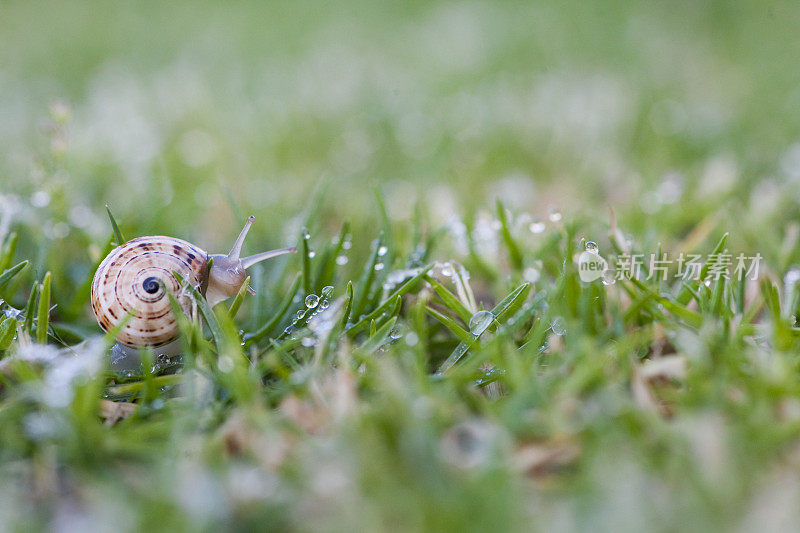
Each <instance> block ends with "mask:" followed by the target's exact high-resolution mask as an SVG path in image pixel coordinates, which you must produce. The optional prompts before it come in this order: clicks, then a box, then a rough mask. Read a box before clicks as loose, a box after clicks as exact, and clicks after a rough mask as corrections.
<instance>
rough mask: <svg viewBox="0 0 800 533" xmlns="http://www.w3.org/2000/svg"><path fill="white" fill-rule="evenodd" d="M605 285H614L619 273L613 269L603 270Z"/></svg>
mask: <svg viewBox="0 0 800 533" xmlns="http://www.w3.org/2000/svg"><path fill="white" fill-rule="evenodd" d="M602 279H603V285H613V284H615V283H616V282H617V275H616V272H614V271H613V270H611V269H608V270H605V271H603V278H602Z"/></svg>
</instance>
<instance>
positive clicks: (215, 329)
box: [172, 270, 225, 348]
mask: <svg viewBox="0 0 800 533" xmlns="http://www.w3.org/2000/svg"><path fill="white" fill-rule="evenodd" d="M172 275H173V276H175V279H177V280H178V282H179V283H181V284H182V285H183V286H184V287H185V288H186V289H187V290H188V291H189V294H191V295H192V298H194V301H195V303H197V308H198V309H199V310H200V314H201V315H203V318H204V319H205V321H206V324H208V329H209V330H211V337H212V338H213V339H214V344H215V345H216V346H217V348H220V347H221V346H222V342H223V341H224V340H225V339H224V337H223V335H222V328H220V325H219V322H217V315H215V314H214V311H213V310H212V309H211V306H210V305H208V301H206V299H205V298H204V297H203V295H201V294H200V292H199V291H198V290H197V289H196V288H195V287H193V286H192V284H191V283H186V281H185V280H184V279H183V277H182V276H181V275H180V274H179V273H178V272H175V271H174V270H173V271H172Z"/></svg>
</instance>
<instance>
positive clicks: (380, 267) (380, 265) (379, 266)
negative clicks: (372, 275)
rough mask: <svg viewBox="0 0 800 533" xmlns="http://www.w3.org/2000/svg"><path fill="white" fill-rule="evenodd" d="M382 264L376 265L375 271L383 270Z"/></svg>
mask: <svg viewBox="0 0 800 533" xmlns="http://www.w3.org/2000/svg"><path fill="white" fill-rule="evenodd" d="M383 266H384V265H383V263H378V264H376V265H375V270H383Z"/></svg>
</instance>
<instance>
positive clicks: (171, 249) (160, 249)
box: [92, 236, 208, 347]
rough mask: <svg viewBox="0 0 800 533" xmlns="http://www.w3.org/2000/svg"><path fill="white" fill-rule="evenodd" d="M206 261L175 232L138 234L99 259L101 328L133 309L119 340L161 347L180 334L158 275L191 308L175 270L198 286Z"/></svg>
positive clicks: (95, 291) (96, 295) (95, 287)
mask: <svg viewBox="0 0 800 533" xmlns="http://www.w3.org/2000/svg"><path fill="white" fill-rule="evenodd" d="M207 265H208V255H207V254H206V252H204V251H203V250H200V249H199V248H197V247H196V246H194V245H193V244H191V243H188V242H186V241H184V240H181V239H175V238H172V237H160V236H158V237H139V238H137V239H133V240H131V241H128V242H126V243H125V244H123V245H122V246H118V247H117V248H115V249H114V250H112V252H111V253H110V254H108V256H107V257H106V258H105V259H104V260H103V262H102V263H100V266H99V267H98V268H97V272H95V275H94V279H93V280H92V310H93V311H94V314H95V316H96V317H97V321H98V323H99V324H100V327H102V328H103V329H104V330H105V331H109V330H111V329H112V328H113V327H114V326H116V325H117V324H118V323H119V321H120V320H122V319H123V318H124V317H125V316H126V315H127V313H128V312H131V313H132V314H133V316H132V317H131V319H130V320H128V323H127V324H126V325H125V327H124V328H122V330H121V331H120V332H119V334H118V335H117V340H118V341H119V342H120V343H122V344H125V345H127V346H131V347H137V346H162V345H164V344H167V343H169V342H170V341H172V340H174V339H176V338H177V336H178V326H177V324H176V322H175V317H174V316H173V313H172V309H171V308H170V304H169V298H168V297H167V295H166V294H165V292H164V289H163V287H162V285H161V284H160V283H159V280H160V281H161V283H163V284H164V286H166V287H167V290H169V291H171V292H172V293H173V294H175V295H176V296H177V299H178V302H179V303H180V305H181V307H182V308H183V310H184V312H187V313H188V312H189V311H190V310H191V299H190V298H189V296H188V295H182V296H178V294H179V290H180V285H179V283H178V281H177V280H176V279H175V277H174V276H173V275H172V272H173V271H175V272H178V273H179V274H180V275H181V276H182V277H183V279H185V280H187V281H188V282H189V283H191V284H192V285H194V286H195V287H199V286H200V285H201V284H202V281H203V277H204V276H205V275H206V271H207Z"/></svg>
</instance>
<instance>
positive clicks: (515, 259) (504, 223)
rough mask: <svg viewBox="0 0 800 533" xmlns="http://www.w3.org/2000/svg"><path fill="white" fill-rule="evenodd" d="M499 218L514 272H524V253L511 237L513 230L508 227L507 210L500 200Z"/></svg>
mask: <svg viewBox="0 0 800 533" xmlns="http://www.w3.org/2000/svg"><path fill="white" fill-rule="evenodd" d="M497 218H499V219H500V231H501V233H502V235H503V242H504V243H505V245H506V248H507V249H508V258H509V260H510V261H511V266H512V267H513V268H514V270H516V271H517V272H520V271H521V270H522V252H520V251H519V245H518V244H517V241H515V240H514V237H513V236H512V235H511V230H510V229H509V227H508V217H507V215H506V208H505V206H504V205H503V202H501V201H500V199H499V198H498V199H497Z"/></svg>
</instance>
